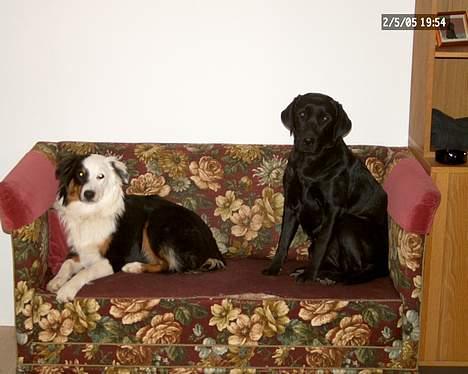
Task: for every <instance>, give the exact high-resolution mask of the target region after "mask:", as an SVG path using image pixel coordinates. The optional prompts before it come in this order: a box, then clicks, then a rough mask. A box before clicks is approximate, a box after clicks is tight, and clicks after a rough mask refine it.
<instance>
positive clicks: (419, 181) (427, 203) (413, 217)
mask: <svg viewBox="0 0 468 374" xmlns="http://www.w3.org/2000/svg"><path fill="white" fill-rule="evenodd" d="M384 189H385V191H386V192H387V195H388V214H389V268H390V277H391V278H392V281H393V284H394V286H395V288H396V290H397V291H398V293H399V294H400V296H401V299H402V307H401V308H400V314H401V316H400V317H401V318H400V322H399V323H401V327H402V338H403V344H405V345H407V347H406V348H405V349H409V348H408V347H410V348H411V347H413V348H411V349H412V350H414V352H417V349H416V345H417V341H418V340H419V314H420V304H421V288H422V282H423V279H422V266H423V255H424V247H425V244H426V240H427V234H428V233H429V232H430V230H431V226H432V222H433V219H434V215H435V213H436V210H437V207H438V206H439V203H440V192H439V190H438V189H437V187H436V186H435V184H434V183H433V181H432V179H431V177H430V176H429V175H427V173H426V172H425V170H424V169H423V168H422V166H421V165H420V164H419V162H418V161H417V160H416V159H404V160H401V161H399V162H398V164H397V165H395V166H394V168H393V170H392V171H391V172H390V174H389V176H388V177H387V179H386V180H385V183H384Z"/></svg>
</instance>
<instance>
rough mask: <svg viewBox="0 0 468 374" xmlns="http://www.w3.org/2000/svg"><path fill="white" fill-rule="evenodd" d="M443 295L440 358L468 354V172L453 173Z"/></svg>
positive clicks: (450, 183) (459, 356)
mask: <svg viewBox="0 0 468 374" xmlns="http://www.w3.org/2000/svg"><path fill="white" fill-rule="evenodd" d="M449 189H450V192H449V196H448V204H447V222H446V241H445V248H444V251H443V253H444V269H443V279H442V289H443V292H442V298H441V316H440V317H441V321H440V323H441V326H442V328H441V330H440V336H439V338H440V343H439V344H440V348H439V354H440V357H443V358H444V359H446V360H453V361H456V360H460V361H462V360H465V361H466V360H467V357H468V333H467V332H468V174H451V175H450V180H449Z"/></svg>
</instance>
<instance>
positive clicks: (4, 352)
mask: <svg viewBox="0 0 468 374" xmlns="http://www.w3.org/2000/svg"><path fill="white" fill-rule="evenodd" d="M0 342H1V343H0V366H1V367H0V374H14V373H15V357H16V337H15V329H14V328H13V327H1V326H0ZM419 372H420V374H468V368H450V369H448V368H420V370H419Z"/></svg>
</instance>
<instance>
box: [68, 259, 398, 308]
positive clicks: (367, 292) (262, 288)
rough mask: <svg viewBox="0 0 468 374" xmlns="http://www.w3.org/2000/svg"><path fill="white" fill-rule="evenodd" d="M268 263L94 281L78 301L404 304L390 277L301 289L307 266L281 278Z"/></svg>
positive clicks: (291, 265) (238, 262)
mask: <svg viewBox="0 0 468 374" xmlns="http://www.w3.org/2000/svg"><path fill="white" fill-rule="evenodd" d="M269 261H270V260H268V259H256V258H234V259H229V260H228V265H227V267H226V269H224V270H220V271H214V272H208V273H198V274H155V273H146V274H128V273H123V272H119V273H116V274H113V275H111V276H109V277H105V278H101V279H98V280H96V281H94V282H93V283H92V284H89V285H87V286H85V287H84V288H82V289H81V291H80V292H79V293H78V295H77V296H78V297H90V298H126V297H129V298H134V299H139V298H184V299H190V298H199V297H224V296H235V295H250V296H255V295H257V296H262V294H266V295H274V296H279V297H281V298H288V299H315V298H317V299H345V300H349V299H365V300H398V301H400V296H399V295H398V293H397V292H396V290H395V288H394V286H393V284H392V281H391V280H390V278H388V277H384V278H379V279H375V280H373V281H371V282H368V283H364V284H357V285H346V286H345V285H342V284H337V285H332V286H326V285H322V284H319V283H312V282H310V283H305V284H301V283H297V282H296V281H295V280H294V278H293V277H291V276H289V273H290V272H291V271H293V270H294V269H295V268H297V267H299V266H301V265H302V266H304V263H301V262H298V261H288V262H287V263H286V264H285V269H284V270H283V271H282V272H281V274H280V275H279V276H277V277H268V276H265V275H262V269H264V268H266V267H267V266H268V265H269Z"/></svg>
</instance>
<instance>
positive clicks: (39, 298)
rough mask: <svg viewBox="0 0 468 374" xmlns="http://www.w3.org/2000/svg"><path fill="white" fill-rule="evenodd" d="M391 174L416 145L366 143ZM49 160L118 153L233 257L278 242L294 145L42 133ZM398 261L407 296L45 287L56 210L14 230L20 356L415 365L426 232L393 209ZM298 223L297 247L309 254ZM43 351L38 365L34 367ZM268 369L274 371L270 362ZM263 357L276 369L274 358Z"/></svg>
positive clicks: (350, 368) (151, 367)
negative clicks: (66, 295)
mask: <svg viewBox="0 0 468 374" xmlns="http://www.w3.org/2000/svg"><path fill="white" fill-rule="evenodd" d="M351 148H352V151H353V152H354V153H355V154H356V155H357V156H358V157H359V158H360V159H361V160H362V161H363V163H364V164H365V165H366V166H367V167H368V168H369V170H370V171H371V173H372V174H373V175H374V176H375V177H376V178H377V179H378V180H379V181H383V180H385V177H386V176H387V175H388V172H389V170H390V169H391V168H392V167H393V166H394V165H395V164H396V163H397V162H398V160H399V159H400V158H405V157H409V155H408V151H407V149H404V148H389V147H372V146H354V147H351ZM35 149H36V150H39V151H41V152H43V153H44V154H46V155H47V157H48V158H49V159H50V160H53V161H54V160H56V159H57V152H58V153H59V155H63V154H66V153H76V154H88V153H89V152H99V153H102V154H112V155H114V156H116V157H118V158H119V159H121V160H123V161H124V162H126V164H127V166H128V169H129V172H130V175H131V181H130V184H129V185H128V187H127V192H128V193H135V194H159V195H161V196H163V195H165V196H166V198H169V199H171V200H173V201H177V202H178V203H180V204H182V205H184V206H186V207H188V208H190V209H194V210H196V211H197V212H198V213H199V214H200V215H201V216H202V218H203V219H204V220H205V221H206V222H207V223H208V224H209V226H210V227H211V229H212V231H213V234H214V236H215V238H216V240H217V242H218V244H219V246H220V248H224V252H225V254H226V255H228V256H255V257H265V256H268V255H271V253H272V252H274V249H275V246H276V243H277V240H278V236H279V229H280V224H281V218H280V217H281V215H282V204H283V203H284V197H283V194H282V187H281V185H282V182H281V179H282V175H283V172H284V168H285V166H286V162H287V154H288V152H289V149H290V147H288V146H260V145H250V146H248V145H246V146H244V145H162V144H112V143H38V145H36V146H35ZM389 226H390V230H389V237H390V247H391V252H390V258H389V266H390V270H391V277H392V279H393V282H394V285H395V288H396V289H397V290H398V292H399V293H400V294H401V296H402V300H403V302H400V301H398V300H395V301H382V300H378V301H372V300H315V299H310V300H282V299H261V298H258V299H257V298H250V299H249V298H247V299H236V298H210V299H200V300H199V301H197V299H190V300H182V299H179V300H171V299H143V300H138V299H131V298H127V299H106V298H99V299H77V300H75V301H73V302H72V303H66V304H57V303H56V301H55V299H54V297H53V295H50V294H48V293H46V292H44V291H43V289H42V286H43V284H44V280H45V279H46V273H47V248H48V239H49V238H48V227H47V218H46V216H43V217H41V218H39V219H38V220H36V221H35V222H33V223H32V224H30V225H27V226H24V227H23V228H21V229H19V230H16V231H15V232H14V233H13V235H12V236H13V248H14V260H15V285H16V287H15V314H16V324H17V338H18V357H19V358H18V364H19V366H18V367H19V370H21V372H23V373H68V372H76V373H102V372H104V373H140V372H141V373H152V372H154V373H156V372H158V373H159V372H167V373H204V372H220V373H221V372H223V373H237V372H239V373H241V372H252V373H255V372H256V373H260V372H271V373H295V372H297V373H299V372H310V371H304V370H305V369H304V367H306V368H310V370H313V369H314V368H316V369H322V368H323V370H325V371H324V372H326V370H331V368H346V370H347V373H356V374H357V373H367V372H382V371H383V372H385V371H386V370H392V369H393V368H405V369H407V370H408V371H415V370H416V369H415V367H416V362H417V361H416V357H417V347H418V340H419V334H420V331H419V305H420V293H421V287H422V275H421V263H422V256H423V252H424V241H425V237H424V236H419V235H414V234H412V233H407V232H405V231H404V230H403V229H402V228H401V227H399V226H398V225H397V224H396V223H395V222H393V221H392V220H390V225H389ZM307 246H308V243H307V238H306V236H305V235H303V233H298V235H297V236H296V238H295V240H294V243H293V247H294V249H295V250H296V251H297V252H296V251H295V250H293V251H291V252H292V255H291V256H293V257H297V258H304V256H307V251H306V248H307ZM32 363H34V365H31V364H32ZM267 367H268V369H266V368H267ZM262 368H263V369H262Z"/></svg>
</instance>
